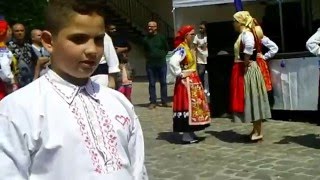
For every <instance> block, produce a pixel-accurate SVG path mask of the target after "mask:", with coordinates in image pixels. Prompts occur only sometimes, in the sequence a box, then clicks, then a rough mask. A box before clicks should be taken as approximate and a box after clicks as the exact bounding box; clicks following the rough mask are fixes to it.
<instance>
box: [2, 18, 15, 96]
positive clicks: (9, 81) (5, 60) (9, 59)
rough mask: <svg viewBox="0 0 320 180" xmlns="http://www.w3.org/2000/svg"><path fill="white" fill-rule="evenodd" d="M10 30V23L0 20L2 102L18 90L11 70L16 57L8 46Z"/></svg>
mask: <svg viewBox="0 0 320 180" xmlns="http://www.w3.org/2000/svg"><path fill="white" fill-rule="evenodd" d="M8 28H9V25H8V23H7V22H6V21H5V20H4V19H1V18H0V100H1V99H3V98H4V97H5V96H6V95H7V94H9V93H11V92H12V91H14V90H16V89H18V86H17V84H16V81H15V77H14V73H13V72H12V70H11V65H12V63H13V60H14V56H13V54H12V53H11V51H10V50H9V49H8V48H7V46H6V41H7V38H8Z"/></svg>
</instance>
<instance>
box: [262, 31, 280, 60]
mask: <svg viewBox="0 0 320 180" xmlns="http://www.w3.org/2000/svg"><path fill="white" fill-rule="evenodd" d="M261 43H262V44H263V45H264V46H266V47H267V48H268V49H269V51H268V52H266V53H265V54H264V59H265V60H268V59H270V58H272V57H274V55H276V54H277V52H278V50H279V48H278V46H277V44H276V43H274V42H273V41H272V40H270V39H269V38H268V37H267V36H263V38H262V40H261Z"/></svg>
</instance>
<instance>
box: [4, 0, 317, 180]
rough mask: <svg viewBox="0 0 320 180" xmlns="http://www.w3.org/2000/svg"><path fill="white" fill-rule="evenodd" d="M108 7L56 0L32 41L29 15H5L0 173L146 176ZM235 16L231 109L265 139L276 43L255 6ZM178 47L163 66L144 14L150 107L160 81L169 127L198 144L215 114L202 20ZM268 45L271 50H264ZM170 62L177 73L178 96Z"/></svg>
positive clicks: (180, 37) (128, 76)
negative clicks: (20, 18)
mask: <svg viewBox="0 0 320 180" xmlns="http://www.w3.org/2000/svg"><path fill="white" fill-rule="evenodd" d="M102 7H103V6H102V5H101V4H100V3H99V1H92V2H88V1H80V0H70V1H62V0H61V1H60V0H56V1H50V2H49V3H48V9H47V11H46V28H45V29H46V30H44V31H41V30H39V29H34V30H32V31H31V43H28V41H27V40H26V36H25V35H26V30H25V27H24V25H23V24H21V23H16V24H14V25H13V26H12V27H10V26H9V25H8V23H7V22H6V21H5V20H4V19H1V20H0V64H1V70H0V78H1V81H0V91H1V99H2V100H1V101H0V167H2V168H3V169H4V170H3V171H1V173H0V179H3V180H6V179H21V180H22V179H24V180H27V179H29V180H34V179H44V180H51V179H93V178H96V179H114V180H120V179H121V180H123V179H126V180H127V179H128V180H129V179H134V180H142V179H148V175H147V172H146V168H145V166H144V138H143V133H142V128H141V125H140V122H139V119H138V116H137V115H136V113H135V111H134V107H133V105H132V104H131V102H130V101H131V92H132V83H133V75H134V73H133V70H132V68H131V66H130V63H129V59H130V57H129V52H130V50H131V46H130V44H129V43H128V40H127V39H126V38H124V36H122V35H120V34H119V33H117V27H116V26H115V25H113V24H108V25H105V19H104V17H103V13H102V11H103V8H102ZM233 19H234V29H235V31H237V32H238V33H239V37H238V39H237V40H236V42H235V44H234V53H235V59H234V66H233V70H232V78H231V82H230V83H231V89H230V93H231V102H230V109H231V111H232V113H233V115H234V116H233V120H234V121H235V122H236V121H240V122H250V123H252V124H253V128H252V131H251V132H250V134H249V136H248V137H249V139H250V140H251V141H254V142H257V141H259V140H262V139H263V133H262V122H263V121H264V120H266V119H269V118H271V110H270V105H269V100H268V96H267V92H268V91H269V90H271V89H272V84H271V80H270V73H269V70H268V65H267V63H266V60H268V59H270V58H272V57H273V56H274V55H275V54H276V53H277V51H278V47H277V45H276V44H275V43H274V42H273V41H271V40H270V39H269V38H268V37H267V36H265V35H264V33H263V30H262V28H261V27H260V25H259V24H258V22H257V20H256V19H255V18H253V17H252V16H251V15H250V13H249V12H247V11H240V12H237V13H235V14H234V16H233ZM11 29H12V30H11ZM11 33H12V34H11ZM319 37H320V30H318V32H317V33H316V34H315V35H314V36H312V37H311V38H310V40H309V41H308V42H307V47H308V49H309V50H310V51H311V52H312V53H314V54H316V55H320V48H319V43H320V38H319ZM174 46H175V49H174V51H173V54H172V56H171V57H170V60H169V69H167V62H166V56H167V53H168V51H169V46H168V43H167V40H166V38H165V37H164V36H163V35H161V34H160V33H158V31H157V23H156V22H154V21H150V22H149V23H148V35H147V36H146V37H145V38H144V49H145V54H146V59H147V62H146V72H147V76H148V81H149V101H150V104H149V109H154V108H156V107H157V97H156V89H155V87H156V82H157V80H159V81H160V88H161V90H160V92H161V106H162V107H172V108H173V131H174V132H178V133H181V132H182V133H183V135H182V139H181V141H182V142H183V143H184V144H193V143H198V142H200V141H201V138H200V137H198V136H197V135H196V134H195V132H196V131H200V130H203V129H205V128H207V127H208V126H210V123H211V117H210V108H209V105H208V99H207V97H206V95H205V92H204V88H203V85H204V81H205V77H204V73H205V66H206V64H207V57H208V47H207V35H206V22H201V23H200V25H199V34H196V32H195V29H194V27H193V26H191V25H185V26H182V27H181V28H180V29H179V30H178V32H177V35H176V37H175V39H174ZM262 46H266V47H267V48H268V49H269V51H268V52H266V53H265V54H263V53H262V51H261V49H262V48H261V47H262ZM167 71H169V72H170V73H172V74H173V75H174V76H175V77H176V82H175V88H174V97H173V104H171V103H169V100H168V95H167V81H166V76H167V73H168V72H167ZM108 87H109V88H108ZM110 87H111V88H110ZM19 88H20V90H18V89H19ZM113 89H116V90H113ZM17 90H18V91H17ZM13 91H16V92H14V93H12V92H13ZM11 93H12V94H11Z"/></svg>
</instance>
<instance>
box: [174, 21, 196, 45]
mask: <svg viewBox="0 0 320 180" xmlns="http://www.w3.org/2000/svg"><path fill="white" fill-rule="evenodd" d="M192 30H194V27H193V26H190V25H186V26H182V27H181V28H180V29H179V31H178V33H177V35H176V37H175V38H174V47H175V48H176V47H178V46H179V45H180V44H181V43H182V42H183V41H184V39H185V36H186V35H187V34H188V33H189V32H191V31H192Z"/></svg>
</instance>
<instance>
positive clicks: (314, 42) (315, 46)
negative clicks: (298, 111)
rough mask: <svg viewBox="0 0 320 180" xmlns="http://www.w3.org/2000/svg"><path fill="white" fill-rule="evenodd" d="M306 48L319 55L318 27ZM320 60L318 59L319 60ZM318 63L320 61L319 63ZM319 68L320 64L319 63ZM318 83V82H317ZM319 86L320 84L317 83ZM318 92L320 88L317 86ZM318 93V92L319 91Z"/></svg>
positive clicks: (319, 106)
mask: <svg viewBox="0 0 320 180" xmlns="http://www.w3.org/2000/svg"><path fill="white" fill-rule="evenodd" d="M306 46H307V49H308V50H309V51H310V52H311V53H312V54H314V55H316V56H320V28H319V29H318V31H317V32H316V33H314V34H313V35H312V36H311V37H310V38H309V40H308V41H307V43H306ZM319 62H320V61H319ZM319 64H320V63H319ZM319 68H320V65H319ZM319 84H320V82H319ZM319 86H320V85H319ZM319 92H320V88H319ZM319 94H320V93H319ZM318 113H319V114H320V96H319V99H318Z"/></svg>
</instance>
